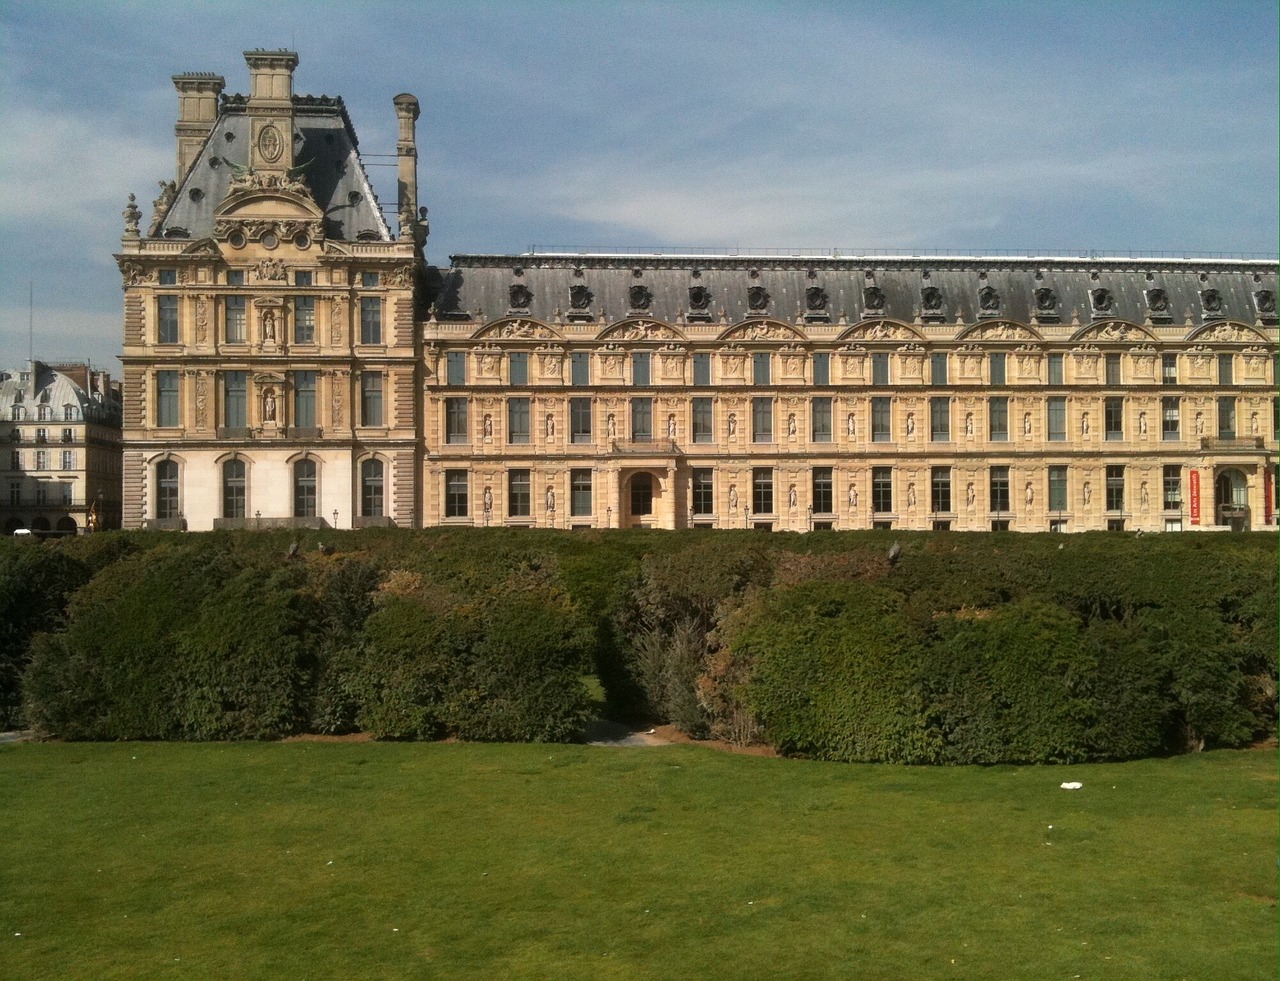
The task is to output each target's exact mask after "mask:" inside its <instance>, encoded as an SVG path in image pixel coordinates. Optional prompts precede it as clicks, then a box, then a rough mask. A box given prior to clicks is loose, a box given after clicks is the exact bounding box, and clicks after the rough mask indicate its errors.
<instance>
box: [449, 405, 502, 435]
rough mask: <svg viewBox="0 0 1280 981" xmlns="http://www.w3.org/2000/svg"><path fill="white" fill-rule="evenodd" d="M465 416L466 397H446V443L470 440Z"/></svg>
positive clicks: (466, 413)
mask: <svg viewBox="0 0 1280 981" xmlns="http://www.w3.org/2000/svg"><path fill="white" fill-rule="evenodd" d="M467 416H468V412H467V400H466V399H464V398H447V399H445V400H444V441H445V442H446V443H469V442H471V437H470V430H469V428H468V418H467ZM489 428H492V427H489Z"/></svg>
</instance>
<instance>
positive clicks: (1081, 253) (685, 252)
mask: <svg viewBox="0 0 1280 981" xmlns="http://www.w3.org/2000/svg"><path fill="white" fill-rule="evenodd" d="M520 254H521V255H529V256H535V255H543V256H576V255H581V256H625V255H637V256H639V255H645V256H663V257H677V256H707V257H709V258H734V257H743V258H751V257H756V256H759V257H761V258H795V259H860V258H894V259H952V258H955V259H1072V260H1077V261H1079V260H1084V261H1088V260H1090V259H1126V260H1135V259H1178V260H1186V261H1195V260H1206V259H1207V260H1236V261H1253V262H1258V261H1262V262H1276V261H1280V253H1275V252H1214V251H1204V252H1197V251H1194V250H1191V249H1131V250H1128V251H1125V250H1117V251H1111V252H1103V251H1098V250H1096V249H1079V250H1076V249H1066V250H1062V249H1058V250H1055V249H927V250H922V249H919V248H899V249H886V248H878V249H750V248H742V247H739V246H728V247H726V246H717V247H700V246H592V247H575V248H560V247H556V248H549V247H547V246H543V245H530V246H529V248H528V251H527V252H523V253H520Z"/></svg>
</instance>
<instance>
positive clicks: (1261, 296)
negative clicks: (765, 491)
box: [434, 253, 1278, 326]
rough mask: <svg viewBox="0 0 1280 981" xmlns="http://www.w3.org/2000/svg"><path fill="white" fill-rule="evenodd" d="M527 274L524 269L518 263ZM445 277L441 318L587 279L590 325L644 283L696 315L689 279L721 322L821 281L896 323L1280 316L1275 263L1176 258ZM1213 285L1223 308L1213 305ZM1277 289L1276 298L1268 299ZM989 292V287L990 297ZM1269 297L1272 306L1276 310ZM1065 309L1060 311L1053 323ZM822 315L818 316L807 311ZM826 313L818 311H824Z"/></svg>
mask: <svg viewBox="0 0 1280 981" xmlns="http://www.w3.org/2000/svg"><path fill="white" fill-rule="evenodd" d="M517 269H518V270H520V272H519V273H517V272H516V270H517ZM440 272H441V275H442V280H441V284H440V289H439V293H438V294H437V295H436V297H435V301H434V313H435V316H436V317H438V318H440V319H481V315H483V319H484V320H496V319H498V318H499V317H502V316H505V315H507V314H508V313H509V312H516V311H517V310H518V312H519V313H520V314H522V315H524V316H528V317H531V318H533V319H538V320H544V321H548V322H551V321H554V320H555V319H556V317H557V316H559V317H560V318H561V319H562V320H563V319H568V315H569V313H570V312H571V309H570V308H571V303H570V287H572V286H575V285H583V286H586V287H587V289H588V290H590V292H591V294H592V298H591V302H590V306H589V308H588V309H589V312H590V313H591V315H592V318H593V319H592V321H589V322H594V323H597V324H599V325H600V326H604V325H605V324H606V323H611V322H616V321H618V320H622V319H624V318H626V317H627V316H629V315H631V314H632V313H633V311H634V310H635V308H633V306H632V302H631V287H633V286H643V287H645V288H647V289H648V291H649V292H650V294H651V296H652V300H651V302H650V304H649V306H648V308H647V309H645V310H644V311H643V315H644V316H647V317H651V318H653V319H656V320H661V321H666V322H668V323H674V322H675V321H677V320H678V319H679V317H680V316H681V314H682V313H683V315H684V316H685V317H686V318H688V317H689V314H690V294H689V290H690V288H691V287H696V286H701V287H705V288H706V289H708V290H709V291H710V293H711V302H710V305H709V308H708V312H709V313H710V315H711V318H712V321H713V322H715V323H719V322H720V320H721V311H722V310H723V319H724V320H725V321H727V322H728V323H731V324H732V323H737V322H740V321H743V320H747V319H750V318H752V317H760V316H769V317H775V318H777V319H780V320H785V321H789V322H795V321H797V320H798V319H804V318H805V317H806V316H807V315H811V314H813V313H814V312H815V311H811V310H809V308H808V302H807V299H806V291H807V290H808V289H810V288H811V287H817V288H818V289H820V290H822V291H823V292H824V293H825V295H826V314H827V316H828V317H829V320H830V322H831V323H833V324H834V323H837V322H838V321H839V320H840V319H841V318H842V317H844V318H846V319H847V321H848V323H857V322H858V321H861V320H864V319H881V318H887V319H893V320H901V321H905V322H907V323H912V322H914V321H915V320H916V318H917V317H923V319H924V321H925V322H926V323H929V322H934V323H940V322H945V323H953V324H954V323H956V322H957V321H959V322H963V323H966V324H973V323H976V322H979V321H981V320H984V319H1008V320H1014V321H1018V322H1021V323H1030V321H1031V319H1032V317H1033V316H1038V317H1039V318H1040V321H1041V323H1054V322H1057V323H1061V324H1066V325H1069V324H1070V323H1071V321H1072V320H1073V318H1078V319H1079V321H1080V323H1081V324H1086V323H1089V322H1090V321H1094V320H1104V319H1106V320H1110V319H1118V320H1128V321H1133V322H1135V323H1139V324H1141V323H1143V322H1144V321H1146V320H1147V318H1148V317H1149V316H1150V317H1151V318H1152V319H1153V321H1154V323H1155V324H1157V325H1159V324H1161V323H1173V324H1178V325H1183V324H1188V323H1190V324H1192V325H1194V326H1199V325H1201V324H1204V323H1210V322H1214V321H1220V320H1236V321H1243V322H1245V323H1249V324H1252V323H1255V322H1256V321H1258V320H1259V319H1262V321H1263V322H1264V323H1265V324H1267V325H1268V326H1270V325H1274V324H1275V323H1276V319H1275V316H1276V315H1275V297H1276V291H1277V272H1278V269H1277V266H1276V264H1275V263H1274V262H1272V263H1268V262H1265V261H1258V262H1247V261H1224V260H1203V261H1200V260H1195V259H1191V260H1173V259H1151V260H1145V259H1106V258H1097V259H1094V258H1090V259H1061V258H1031V259H1009V258H989V259H988V258H983V257H972V258H963V259H958V258H952V257H947V258H941V257H938V258H933V257H911V258H886V257H883V256H877V257H864V258H859V257H842V258H838V259H837V258H829V257H828V258H819V257H814V258H809V257H795V258H779V257H777V256H768V257H765V256H758V257H752V256H735V257H731V258H730V257H724V256H675V255H663V256H653V255H649V256H646V255H569V254H560V255H548V254H541V253H539V254H529V255H509V256H488V255H486V256H479V255H458V256H453V257H452V265H451V266H450V267H449V268H448V269H447V270H446V269H442V270H440ZM516 284H521V285H523V286H524V287H525V288H526V289H528V290H529V291H530V293H532V299H531V300H530V302H529V304H528V306H527V307H523V308H515V309H513V308H512V304H511V297H510V292H509V291H510V287H512V286H513V285H516ZM751 287H762V288H763V289H764V291H765V292H767V294H768V297H769V299H768V303H767V306H765V307H764V308H763V309H754V308H752V307H751V305H750V303H749V299H748V290H749V289H750V288H751ZM869 287H875V288H876V289H878V290H879V291H880V292H881V293H882V294H883V298H884V302H883V306H882V307H880V308H879V309H876V308H874V307H869V306H867V304H866V303H865V302H864V300H865V296H866V294H865V293H864V291H865V290H866V289H867V288H869ZM929 287H932V288H934V289H937V290H939V291H940V292H941V304H940V306H939V307H938V309H937V310H936V311H929V310H926V309H924V307H923V303H922V291H923V290H924V289H926V288H929ZM984 288H989V289H990V290H993V291H994V296H995V297H997V298H998V303H997V305H996V306H995V307H992V308H987V309H984V308H983V307H982V304H981V300H980V295H981V292H982V290H983V289H984ZM1041 289H1048V290H1051V291H1052V292H1053V298H1054V300H1055V301H1056V302H1055V305H1054V309H1053V311H1052V314H1051V313H1050V311H1047V310H1037V298H1036V291H1037V290H1041ZM1156 289H1159V290H1163V291H1164V298H1165V302H1166V304H1167V310H1166V311H1165V312H1164V313H1163V316H1162V314H1161V312H1160V311H1157V310H1152V309H1151V307H1150V302H1149V298H1148V293H1149V291H1152V290H1156ZM1097 290H1107V291H1108V293H1109V296H1110V299H1111V306H1110V309H1106V310H1103V309H1098V308H1097V306H1096V301H1095V292H1094V291H1097ZM1211 290H1216V291H1217V298H1218V300H1219V304H1220V305H1219V306H1218V308H1217V309H1213V308H1212V303H1213V297H1212V295H1211V294H1209V291H1211ZM1268 297H1269V299H1268ZM989 299H990V296H989ZM1268 304H1269V305H1270V308H1271V309H1270V312H1267V311H1266V307H1267V306H1268ZM1053 314H1056V317H1057V320H1056V321H1054V320H1053V319H1052V316H1053ZM811 322H812V321H811ZM819 322H821V321H819Z"/></svg>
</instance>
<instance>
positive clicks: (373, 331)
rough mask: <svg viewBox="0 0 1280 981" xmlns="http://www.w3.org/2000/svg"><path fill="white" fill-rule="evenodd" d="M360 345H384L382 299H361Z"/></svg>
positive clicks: (365, 297)
mask: <svg viewBox="0 0 1280 981" xmlns="http://www.w3.org/2000/svg"><path fill="white" fill-rule="evenodd" d="M360 343H361V344H381V343H382V298H381V297H377V296H362V297H360Z"/></svg>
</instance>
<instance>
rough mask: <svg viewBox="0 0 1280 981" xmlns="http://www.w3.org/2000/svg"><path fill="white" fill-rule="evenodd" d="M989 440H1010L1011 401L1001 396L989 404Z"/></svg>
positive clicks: (991, 400)
mask: <svg viewBox="0 0 1280 981" xmlns="http://www.w3.org/2000/svg"><path fill="white" fill-rule="evenodd" d="M987 426H988V433H989V435H988V437H987V438H988V439H991V440H993V441H995V442H1004V441H1007V440H1008V439H1009V399H1008V398H1007V397H1006V396H1003V395H1000V396H996V397H995V398H992V399H990V400H988V402H987Z"/></svg>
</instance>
